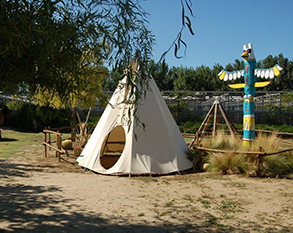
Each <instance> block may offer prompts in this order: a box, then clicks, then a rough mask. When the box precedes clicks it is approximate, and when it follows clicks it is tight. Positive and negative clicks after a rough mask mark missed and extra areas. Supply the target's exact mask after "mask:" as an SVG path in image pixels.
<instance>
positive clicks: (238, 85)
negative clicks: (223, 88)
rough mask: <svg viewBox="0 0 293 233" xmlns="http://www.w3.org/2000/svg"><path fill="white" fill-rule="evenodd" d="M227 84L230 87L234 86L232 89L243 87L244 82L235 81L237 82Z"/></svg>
mask: <svg viewBox="0 0 293 233" xmlns="http://www.w3.org/2000/svg"><path fill="white" fill-rule="evenodd" d="M228 86H229V87H231V88H234V89H238V88H244V87H245V84H244V83H237V84H230V85H228Z"/></svg>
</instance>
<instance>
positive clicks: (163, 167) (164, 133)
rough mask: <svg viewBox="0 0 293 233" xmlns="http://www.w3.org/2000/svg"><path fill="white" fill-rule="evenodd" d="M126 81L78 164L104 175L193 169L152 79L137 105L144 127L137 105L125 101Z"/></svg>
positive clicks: (186, 151)
mask: <svg viewBox="0 0 293 233" xmlns="http://www.w3.org/2000/svg"><path fill="white" fill-rule="evenodd" d="M126 80H127V79H126V78H124V79H123V80H121V81H120V83H119V85H118V87H117V89H116V90H115V92H114V93H113V96H112V97H111V99H110V102H109V104H108V106H107V107H106V109H105V111H104V113H103V115H102V116H101V118H100V120H99V122H98V124H97V126H96V128H95V130H94V132H93V134H92V135H91V137H90V139H89V141H88V143H87V145H86V146H85V148H84V150H83V151H82V153H81V155H80V156H79V158H78V159H77V161H78V163H79V165H80V166H82V167H85V168H88V169H90V170H92V171H95V172H98V173H102V174H150V173H155V174H166V173H172V172H177V171H182V170H186V169H189V168H191V167H192V163H191V161H190V160H188V159H187V154H188V152H189V150H188V147H187V145H186V143H185V141H184V139H183V137H182V135H181V133H180V131H179V129H178V127H177V125H176V123H175V121H174V119H173V117H172V115H171V113H170V111H169V109H168V107H167V105H166V103H165V101H164V100H163V98H162V95H161V93H160V91H159V89H158V87H157V85H156V83H155V81H154V80H153V79H150V80H149V88H148V90H147V91H146V97H145V98H142V99H141V100H140V104H139V105H137V109H136V110H137V113H136V114H137V116H138V117H139V121H140V122H142V123H144V124H145V129H143V127H141V126H138V122H137V119H136V118H135V117H133V112H134V105H133V104H129V103H128V102H127V101H125V96H127V94H128V88H126ZM129 113H131V114H130V115H129ZM129 116H130V117H131V118H132V119H129ZM129 120H130V121H129ZM129 122H131V125H130V126H129Z"/></svg>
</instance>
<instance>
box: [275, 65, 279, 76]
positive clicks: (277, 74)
mask: <svg viewBox="0 0 293 233" xmlns="http://www.w3.org/2000/svg"><path fill="white" fill-rule="evenodd" d="M274 73H275V75H276V76H279V75H280V71H279V70H278V68H277V67H274Z"/></svg>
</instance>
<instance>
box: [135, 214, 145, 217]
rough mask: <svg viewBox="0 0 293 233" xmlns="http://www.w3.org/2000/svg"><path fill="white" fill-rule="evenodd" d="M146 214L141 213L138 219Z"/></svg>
mask: <svg viewBox="0 0 293 233" xmlns="http://www.w3.org/2000/svg"><path fill="white" fill-rule="evenodd" d="M144 215H145V214H144V213H139V214H138V215H137V216H138V217H143V216H144Z"/></svg>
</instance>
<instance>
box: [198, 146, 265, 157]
mask: <svg viewBox="0 0 293 233" xmlns="http://www.w3.org/2000/svg"><path fill="white" fill-rule="evenodd" d="M195 149H197V150H202V151H208V152H215V153H223V154H226V153H233V154H247V155H259V154H261V155H265V154H266V152H258V151H231V150H219V149H210V148H205V147H195Z"/></svg>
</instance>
